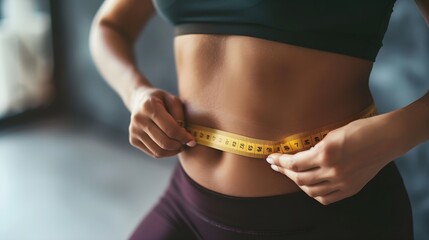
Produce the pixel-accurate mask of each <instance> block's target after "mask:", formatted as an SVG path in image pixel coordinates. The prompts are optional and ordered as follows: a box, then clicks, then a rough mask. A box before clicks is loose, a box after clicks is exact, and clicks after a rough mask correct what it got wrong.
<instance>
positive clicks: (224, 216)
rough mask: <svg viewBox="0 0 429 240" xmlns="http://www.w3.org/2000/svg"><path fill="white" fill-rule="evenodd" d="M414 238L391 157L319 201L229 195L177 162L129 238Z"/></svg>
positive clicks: (301, 194) (299, 196) (304, 197)
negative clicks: (364, 180) (361, 182)
mask: <svg viewBox="0 0 429 240" xmlns="http://www.w3.org/2000/svg"><path fill="white" fill-rule="evenodd" d="M166 239H180V240H181V239H183V240H193V239H207V240H211V239H213V240H228V239H231V240H240V239H264V240H271V239H282V240H298V239H299V240H302V239H329V240H333V239H380V240H383V239H401V240H408V239H413V227H412V215H411V207H410V202H409V199H408V195H407V192H406V190H405V187H404V184H403V182H402V178H401V176H400V174H399V172H398V170H397V168H396V165H395V164H394V163H390V164H388V165H387V166H386V167H385V168H384V169H382V170H381V171H380V172H379V173H378V175H377V176H376V177H374V178H373V179H372V180H371V181H370V182H369V183H368V184H367V185H366V186H365V187H364V188H363V189H362V190H361V191H360V192H359V193H358V194H356V195H354V196H352V197H350V198H347V199H344V200H342V201H339V202H336V203H333V204H330V205H328V206H324V205H322V204H320V203H318V202H317V201H315V200H314V199H312V198H310V197H308V196H307V195H306V194H305V193H304V192H302V191H300V192H294V193H289V194H283V195H276V196H268V197H234V196H228V195H224V194H221V193H218V192H214V191H212V190H209V189H206V188H204V187H203V186H201V185H199V184H198V183H197V182H195V181H194V180H193V179H191V178H190V177H189V176H188V175H187V174H186V172H185V171H184V170H183V168H182V166H181V165H180V163H179V164H178V165H177V167H176V169H175V171H174V174H173V176H172V178H171V181H170V185H169V187H168V188H167V190H166V192H165V193H164V195H163V196H162V197H161V198H160V200H159V202H158V203H157V204H156V205H155V206H154V208H153V209H152V210H151V211H150V212H149V214H148V215H147V216H146V217H145V218H144V219H143V220H142V222H141V223H140V224H139V225H138V226H137V228H136V229H135V231H134V233H133V234H132V236H131V237H130V240H166Z"/></svg>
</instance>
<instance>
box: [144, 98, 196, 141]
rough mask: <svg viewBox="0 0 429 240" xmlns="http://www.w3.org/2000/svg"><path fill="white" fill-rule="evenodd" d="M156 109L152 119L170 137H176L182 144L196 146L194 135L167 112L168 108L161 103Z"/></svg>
mask: <svg viewBox="0 0 429 240" xmlns="http://www.w3.org/2000/svg"><path fill="white" fill-rule="evenodd" d="M159 104H160V105H161V106H158V107H157V108H155V109H154V111H155V114H154V115H153V118H152V121H153V122H154V123H155V124H156V125H157V126H158V127H159V128H160V129H161V130H162V131H163V132H164V133H165V134H166V135H167V136H168V137H170V138H173V139H176V140H177V141H179V142H180V143H182V144H186V145H188V146H190V147H193V146H195V144H196V143H195V140H194V137H193V136H192V135H191V134H190V133H189V132H187V131H186V130H185V128H183V127H181V126H180V125H179V124H178V123H177V121H176V120H175V119H174V118H173V116H172V115H171V114H169V113H168V112H167V109H166V108H165V107H164V106H163V105H162V104H161V103H159Z"/></svg>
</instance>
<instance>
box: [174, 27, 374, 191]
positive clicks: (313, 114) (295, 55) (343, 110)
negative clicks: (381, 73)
mask: <svg viewBox="0 0 429 240" xmlns="http://www.w3.org/2000/svg"><path fill="white" fill-rule="evenodd" d="M174 45H175V57H176V64H177V73H178V79H179V95H180V98H181V99H182V100H183V102H184V105H185V111H186V121H187V122H189V123H194V124H199V125H204V126H207V127H211V128H216V129H221V130H224V131H228V132H232V133H236V134H240V135H244V136H249V137H253V138H258V139H265V140H278V139H282V138H284V137H286V136H288V135H291V134H294V133H300V132H305V131H307V130H310V129H315V128H318V127H323V126H325V125H328V124H332V123H335V122H340V121H341V120H343V119H345V118H347V117H348V116H350V115H353V114H355V113H357V112H360V111H361V110H362V109H364V108H365V107H367V106H368V105H369V104H371V103H372V96H371V93H370V90H369V87H368V78H369V74H370V71H371V68H372V62H371V61H368V60H363V59H360V58H356V57H350V56H346V55H340V54H335V53H330V52H324V51H320V50H314V49H309V48H303V47H298V46H294V45H289V44H285V43H280V42H274V41H269V40H264V39H259V38H253V37H247V36H231V35H207V34H188V35H180V36H177V37H176V38H175V40H174ZM179 158H180V161H181V163H182V165H183V167H184V169H185V171H186V172H187V173H188V174H189V175H190V176H191V177H192V178H193V179H194V180H195V181H197V182H198V183H200V184H201V185H202V186H204V187H206V188H209V189H211V190H214V191H217V192H220V193H223V194H227V195H233V196H268V195H278V194H284V193H289V192H294V191H298V190H299V188H298V187H297V186H296V185H295V183H293V182H292V181H291V180H290V179H288V178H287V177H286V176H284V175H282V174H279V173H277V172H274V171H273V170H272V169H271V168H270V165H269V164H268V163H267V162H266V161H265V160H264V159H256V158H249V157H243V156H239V155H235V154H232V153H227V152H222V151H219V150H215V149H212V148H208V147H205V146H200V145H198V146H196V147H194V148H187V149H186V150H185V151H184V152H182V153H181V154H180V155H179Z"/></svg>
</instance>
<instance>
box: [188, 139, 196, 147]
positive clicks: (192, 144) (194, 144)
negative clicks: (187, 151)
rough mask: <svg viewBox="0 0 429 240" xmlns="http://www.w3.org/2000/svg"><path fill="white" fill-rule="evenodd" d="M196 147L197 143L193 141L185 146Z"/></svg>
mask: <svg viewBox="0 0 429 240" xmlns="http://www.w3.org/2000/svg"><path fill="white" fill-rule="evenodd" d="M196 145H197V142H195V140H192V141H190V142H188V143H187V144H186V146H188V147H195V146H196Z"/></svg>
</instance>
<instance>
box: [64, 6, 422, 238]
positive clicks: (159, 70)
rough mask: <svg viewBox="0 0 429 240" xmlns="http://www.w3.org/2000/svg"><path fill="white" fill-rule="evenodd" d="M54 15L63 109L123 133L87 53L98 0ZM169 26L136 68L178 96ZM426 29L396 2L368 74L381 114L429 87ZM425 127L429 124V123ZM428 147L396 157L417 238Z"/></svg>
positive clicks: (156, 28) (117, 105)
mask: <svg viewBox="0 0 429 240" xmlns="http://www.w3.org/2000/svg"><path fill="white" fill-rule="evenodd" d="M59 2H60V3H58V6H57V10H58V12H57V16H58V19H57V20H59V23H60V24H59V26H60V27H61V28H60V29H58V30H59V31H58V33H59V36H61V38H60V40H61V42H60V43H59V49H60V52H59V53H58V52H57V54H58V56H59V59H58V60H59V62H60V63H61V65H60V66H59V69H60V71H59V75H58V77H59V80H60V83H61V86H62V93H61V94H63V96H64V99H66V100H67V103H68V104H67V105H65V106H66V107H67V108H68V109H69V110H70V112H71V113H72V115H73V116H77V117H80V118H84V119H89V120H91V121H96V122H99V123H100V124H103V125H105V126H107V127H109V128H110V129H116V130H118V131H119V132H121V133H123V134H127V128H128V120H129V114H128V112H127V110H126V109H125V107H124V106H123V104H122V102H121V100H120V98H119V97H118V96H116V94H115V93H114V92H113V91H112V90H111V89H110V88H109V87H108V86H107V84H106V83H105V82H104V81H103V80H102V78H101V77H100V75H99V74H98V73H97V71H96V69H95V67H94V64H93V63H92V61H91V58H90V55H89V50H88V33H89V28H90V23H91V20H92V18H93V16H94V14H95V12H96V10H97V8H98V7H99V5H100V4H101V2H102V1H101V0H97V1H84V0H75V1H59ZM171 30H172V28H171V27H170V26H169V25H167V24H166V23H164V22H163V21H161V20H160V19H159V18H158V17H155V18H154V19H152V21H151V22H150V23H149V25H148V26H147V28H146V30H145V32H144V33H143V35H142V38H141V39H140V41H139V44H138V46H137V53H138V57H139V61H140V62H139V63H140V64H139V65H140V66H141V69H142V71H143V72H144V73H145V74H146V75H147V76H148V78H149V79H150V80H151V81H152V82H153V83H154V84H155V85H156V86H159V87H161V88H164V89H167V90H169V91H172V92H176V87H177V86H176V83H175V82H176V76H175V66H174V61H173V55H172V54H173V52H172V32H171ZM428 64H429V29H428V27H427V26H425V24H424V21H423V18H422V17H421V15H420V14H419V13H418V10H417V9H416V7H415V5H414V1H409V0H399V1H398V2H397V3H396V6H395V9H394V13H393V15H392V19H391V22H390V26H389V29H388V31H387V33H386V37H385V40H384V47H383V48H382V50H381V52H380V54H379V56H378V58H377V61H376V63H375V67H374V70H373V73H372V76H371V89H372V90H373V93H374V97H375V100H376V103H377V106H378V108H379V111H380V112H387V111H391V110H394V109H396V108H399V107H403V106H405V105H407V104H409V103H411V102H412V101H414V100H415V99H417V98H418V97H420V96H422V95H423V94H424V93H425V92H426V91H427V90H428V89H429V67H428ZM428 124H429V123H428ZM428 144H429V143H425V144H422V145H420V146H418V147H416V148H415V149H413V150H412V151H410V152H409V153H408V154H407V155H405V156H404V157H402V158H401V159H399V160H398V161H397V162H398V164H399V167H400V170H401V172H402V174H403V176H404V180H405V183H406V185H407V187H408V190H409V193H410V198H411V200H412V205H413V211H414V218H415V231H416V236H417V238H416V239H424V238H423V236H429V228H427V226H428V225H429V186H428V185H427V183H428V182H429V145H428Z"/></svg>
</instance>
